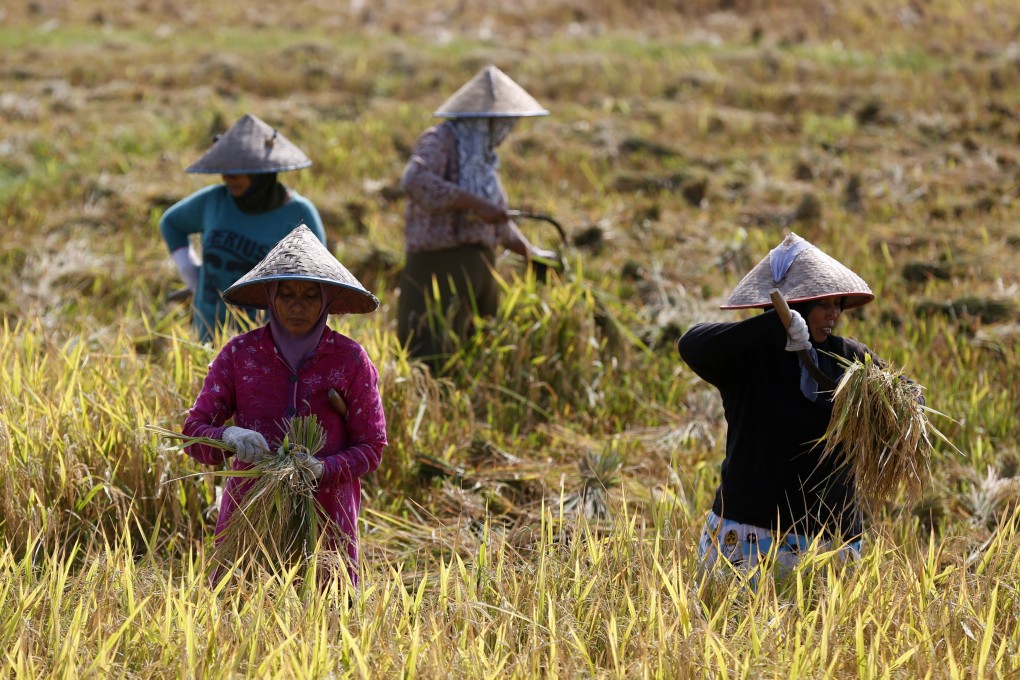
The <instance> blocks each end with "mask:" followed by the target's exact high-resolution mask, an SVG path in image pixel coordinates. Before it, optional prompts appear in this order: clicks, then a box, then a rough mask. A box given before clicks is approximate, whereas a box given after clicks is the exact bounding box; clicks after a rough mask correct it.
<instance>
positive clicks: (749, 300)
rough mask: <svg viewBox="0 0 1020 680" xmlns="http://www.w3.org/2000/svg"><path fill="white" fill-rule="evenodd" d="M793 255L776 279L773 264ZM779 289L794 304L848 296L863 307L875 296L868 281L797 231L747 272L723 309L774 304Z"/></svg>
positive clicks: (849, 303)
mask: <svg viewBox="0 0 1020 680" xmlns="http://www.w3.org/2000/svg"><path fill="white" fill-rule="evenodd" d="M791 255H792V257H793V261H792V263H789V265H788V269H787V270H786V271H785V273H783V274H781V275H780V278H779V280H778V281H777V280H775V279H774V278H773V276H774V273H773V264H776V263H779V262H781V261H783V260H784V259H788V258H789V257H790V256H791ZM773 288H778V289H779V292H781V293H782V294H783V297H785V298H786V301H787V302H789V303H790V304H793V303H796V302H806V301H809V300H817V299H819V298H825V297H832V296H840V297H846V308H850V307H860V306H862V305H866V304H868V303H869V302H871V301H872V300H874V299H875V294H874V293H872V292H871V288H869V287H868V284H867V283H865V282H864V279H862V278H861V277H859V276H857V274H854V273H853V272H852V271H850V270H849V269H847V268H846V267H845V266H843V265H842V264H840V263H839V261H837V260H836V259H834V258H832V257H829V256H828V255H826V254H825V253H823V252H822V251H821V250H819V249H818V248H816V247H815V246H813V245H811V244H810V243H808V242H807V241H805V240H804V239H802V238H801V237H800V236H797V235H796V234H788V235H787V237H786V238H785V239H783V242H782V243H780V244H779V245H778V246H776V247H775V248H773V249H772V251H771V252H770V253H769V254H768V255H767V256H766V257H765V258H764V259H763V260H762V261H761V262H759V263H758V264H757V265H755V267H754V269H752V270H751V271H750V272H748V273H747V276H745V277H744V278H743V279H742V280H741V281H740V283H738V284H737V287H736V288H734V289H733V292H732V293H731V294H730V299H729V300H727V301H726V304H725V305H722V306H721V307H720V309H745V308H749V307H763V308H765V307H771V306H772V299H771V298H770V297H769V293H771V292H772V289H773Z"/></svg>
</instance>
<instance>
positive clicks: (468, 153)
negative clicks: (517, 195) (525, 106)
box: [450, 118, 517, 203]
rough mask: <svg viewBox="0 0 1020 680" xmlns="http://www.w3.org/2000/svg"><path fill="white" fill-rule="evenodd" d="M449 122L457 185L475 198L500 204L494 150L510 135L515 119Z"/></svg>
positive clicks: (457, 120) (497, 160) (460, 119)
mask: <svg viewBox="0 0 1020 680" xmlns="http://www.w3.org/2000/svg"><path fill="white" fill-rule="evenodd" d="M450 122H451V126H452V127H453V134H454V136H455V137H456V138H457V162H458V166H459V168H460V176H459V179H458V182H457V184H458V185H459V186H460V187H461V188H463V189H464V190H465V191H468V192H470V193H472V194H474V195H475V196H478V197H480V198H484V199H485V200H487V201H489V202H491V203H499V201H500V199H501V192H500V189H499V179H498V176H497V174H496V173H497V171H498V170H499V156H497V155H496V150H495V149H496V147H497V146H499V145H500V144H501V143H502V142H503V140H504V139H506V137H507V135H509V134H510V131H511V130H512V129H513V127H514V125H516V124H517V118H456V119H454V120H452V121H450Z"/></svg>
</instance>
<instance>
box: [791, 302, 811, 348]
mask: <svg viewBox="0 0 1020 680" xmlns="http://www.w3.org/2000/svg"><path fill="white" fill-rule="evenodd" d="M786 334H787V336H788V337H787V339H786V351H787V352H799V351H800V350H802V349H811V334H810V332H809V331H808V326H807V321H805V320H804V317H803V316H801V315H800V312H798V311H797V310H796V309H791V310H790V327H789V328H787V329H786Z"/></svg>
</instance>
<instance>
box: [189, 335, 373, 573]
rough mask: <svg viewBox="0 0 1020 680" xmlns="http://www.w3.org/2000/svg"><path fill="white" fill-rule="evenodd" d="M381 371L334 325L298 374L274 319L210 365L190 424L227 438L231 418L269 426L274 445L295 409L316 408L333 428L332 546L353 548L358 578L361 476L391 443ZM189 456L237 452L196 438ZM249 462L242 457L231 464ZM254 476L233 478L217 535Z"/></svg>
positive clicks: (329, 465) (325, 498) (303, 412)
mask: <svg viewBox="0 0 1020 680" xmlns="http://www.w3.org/2000/svg"><path fill="white" fill-rule="evenodd" d="M377 383H378V372H377V371H376V368H375V365H374V364H373V363H372V361H371V359H369V358H368V355H367V354H366V353H365V350H364V349H363V348H362V347H361V345H359V344H358V343H356V342H355V341H354V340H351V339H350V338H348V337H346V336H344V335H341V334H340V333H337V332H336V331H333V330H331V329H329V328H326V330H325V331H324V332H323V334H322V339H321V340H320V341H319V345H318V347H317V348H316V350H315V353H314V354H313V355H312V356H311V357H309V358H308V359H306V360H305V362H304V363H303V364H302V366H301V370H300V371H298V373H297V374H295V373H294V372H293V371H292V370H291V369H290V367H289V366H287V364H286V362H285V361H284V360H283V356H282V355H280V354H279V353H278V351H277V349H276V344H275V343H274V342H273V337H272V334H271V332H270V329H269V326H264V327H262V328H258V329H255V330H253V331H250V332H248V333H244V334H242V335H238V336H236V337H234V338H232V339H231V340H230V341H229V342H228V343H227V344H226V345H225V346H224V347H223V349H222V350H221V351H220V353H219V354H218V355H217V356H216V358H215V359H214V360H213V362H212V364H210V366H209V373H208V375H206V378H205V384H204V385H203V386H202V391H201V393H200V394H199V395H198V399H196V400H195V405H194V406H193V407H192V409H191V411H190V412H189V414H188V418H187V420H186V421H185V423H184V434H185V435H187V436H189V437H208V438H212V439H220V438H221V437H222V436H223V430H225V429H226V426H225V425H224V424H225V423H226V421H227V420H228V419H230V418H231V417H232V418H233V419H234V423H233V424H234V425H236V426H238V427H244V428H248V429H250V430H255V431H257V432H260V433H262V436H263V437H265V438H266V441H267V442H268V443H269V445H270V447H273V448H274V450H275V447H276V446H277V445H278V444H279V443H280V440H281V439H282V438H283V433H284V424H285V421H286V420H287V419H289V418H291V417H292V416H295V415H297V416H307V415H310V414H315V415H316V416H317V417H318V419H319V422H320V423H322V425H323V427H324V428H325V430H326V432H327V440H326V446H325V448H323V450H322V451H320V452H319V454H318V456H317V457H318V458H319V459H320V460H322V462H323V471H322V478H321V479H320V480H319V488H318V491H317V493H316V498H317V500H318V501H319V503H320V504H321V505H322V508H323V511H324V513H325V515H326V516H327V517H328V518H329V520H330V521H331V525H332V526H333V528H334V530H333V531H331V532H329V534H328V542H327V547H329V548H331V549H336V550H339V549H341V547H346V550H347V554H348V556H349V558H350V562H349V568H350V573H351V577H352V578H353V579H354V580H355V582H357V564H358V523H357V522H358V513H359V512H360V510H361V482H360V481H359V477H361V476H362V475H366V474H368V473H369V472H372V471H373V470H375V469H376V468H377V467H378V466H379V461H380V459H381V457H382V450H383V447H385V446H386V417H385V414H384V413H383V407H382V400H381V398H380V396H379V389H378V385H377ZM330 388H333V389H335V390H336V391H337V392H338V393H339V394H340V396H341V397H342V398H343V400H344V402H345V403H346V404H347V417H346V418H342V417H341V416H340V415H339V414H338V413H337V412H336V411H335V410H334V409H333V408H332V407H331V406H330V403H329V399H328V397H327V396H326V393H327V391H328V390H329V389H330ZM187 453H188V455H190V456H192V457H193V458H194V459H195V460H198V461H199V462H202V463H207V464H210V465H218V464H221V463H223V462H224V461H225V460H226V458H227V457H229V456H231V455H232V454H230V453H228V452H225V451H222V450H220V449H217V448H214V447H210V446H205V445H202V444H195V445H192V446H190V447H188V448H187ZM247 467H249V466H248V465H247V464H245V463H242V462H240V461H238V460H234V461H233V465H232V468H233V469H235V470H243V469H245V468H247ZM250 484H251V480H250V479H243V478H238V477H231V478H229V479H228V481H227V483H226V486H225V489H224V494H223V500H222V504H221V506H220V512H219V518H218V519H217V521H216V533H217V535H219V534H220V532H221V531H222V530H223V528H224V527H225V526H226V523H227V521H228V520H229V519H230V515H231V514H232V513H233V512H234V510H235V508H236V507H237V502H238V499H240V498H241V497H243V495H244V493H245V491H246V490H247V488H248V487H249V486H250Z"/></svg>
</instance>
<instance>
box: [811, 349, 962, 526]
mask: <svg viewBox="0 0 1020 680" xmlns="http://www.w3.org/2000/svg"><path fill="white" fill-rule="evenodd" d="M842 361H843V363H844V364H845V365H846V371H845V373H844V374H843V377H842V378H841V379H840V381H839V384H838V385H837V386H836V389H835V392H834V393H833V404H832V417H831V419H830V421H829V426H828V428H827V429H826V431H825V434H823V435H822V437H821V439H820V440H819V441H821V442H824V444H825V447H824V449H823V451H822V455H821V460H822V461H824V460H827V459H829V458H831V457H833V456H836V455H839V456H841V458H840V460H839V461H838V463H837V468H838V469H848V470H849V472H850V473H851V474H852V475H853V477H854V480H855V484H856V495H857V501H858V503H859V504H860V505H861V506H862V508H864V509H865V510H868V511H871V510H875V509H877V508H878V507H879V506H880V505H881V504H882V503H883V502H884V501H887V500H892V498H893V497H894V495H895V493H896V492H897V491H898V490H900V489H902V490H903V492H904V493H905V494H906V496H907V497H908V499H913V500H917V499H919V498H920V496H921V494H922V492H923V491H924V490H925V489H926V488H927V487H928V486H929V484H930V481H931V456H932V452H933V450H934V445H933V442H932V435H935V436H937V437H938V438H940V439H942V440H943V441H946V442H947V443H948V440H947V439H946V437H945V436H944V435H943V434H942V433H941V432H939V431H938V430H937V429H936V428H935V427H933V426H932V425H931V424H930V423H929V422H928V413H929V412H931V413H937V412H936V411H933V410H932V409H930V408H928V407H926V406H924V405H922V404H921V403H920V401H919V399H920V396H921V390H922V387H921V386H920V385H918V384H916V383H914V382H911V381H909V380H907V379H906V378H905V377H904V376H903V375H902V374H900V373H897V372H895V371H893V370H890V369H888V368H885V367H882V366H879V365H878V364H876V363H875V362H874V361H873V360H872V358H871V357H870V356H868V355H865V358H864V361H859V360H852V361H851V360H846V359H842Z"/></svg>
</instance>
